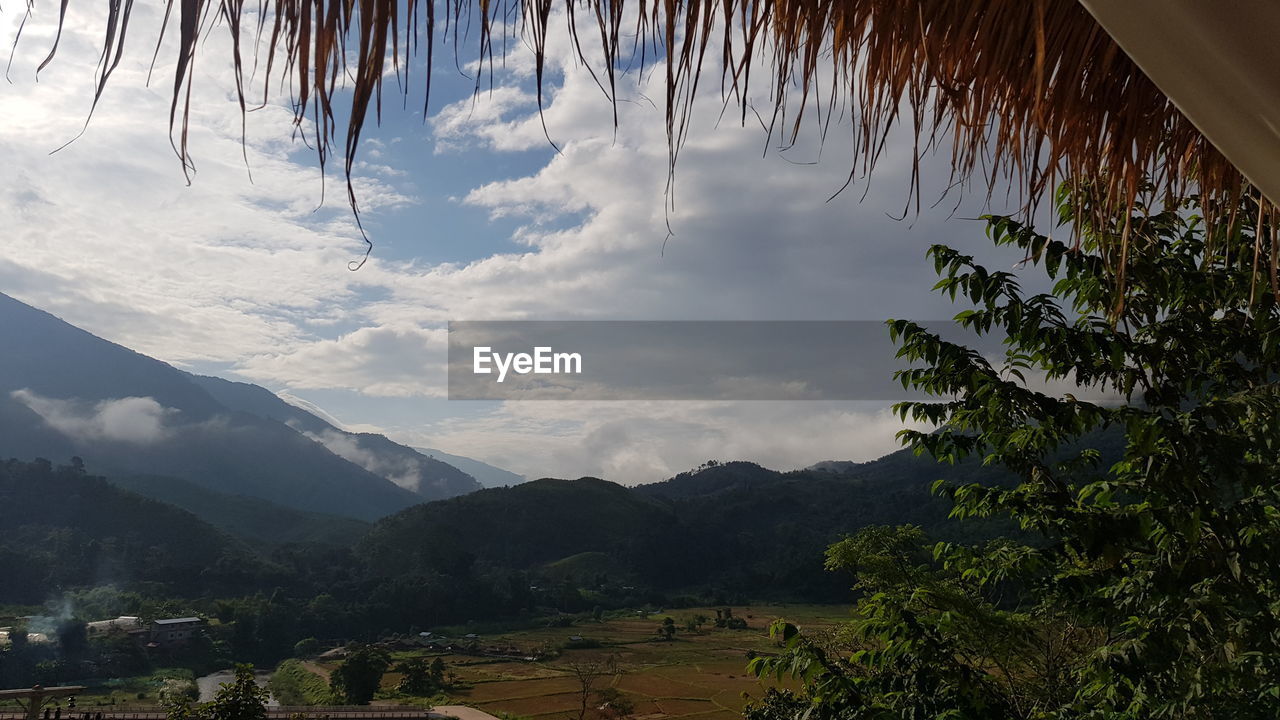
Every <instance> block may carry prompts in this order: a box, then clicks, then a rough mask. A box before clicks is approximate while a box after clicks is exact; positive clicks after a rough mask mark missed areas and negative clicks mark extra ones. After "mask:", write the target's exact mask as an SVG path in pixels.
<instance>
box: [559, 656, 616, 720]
mask: <svg viewBox="0 0 1280 720" xmlns="http://www.w3.org/2000/svg"><path fill="white" fill-rule="evenodd" d="M568 668H569V674H570V675H571V676H572V677H573V679H574V680H575V681H576V682H577V692H576V694H577V696H578V720H586V717H587V711H588V710H590V708H591V699H592V697H594V696H595V693H596V686H597V685H598V684H599V682H600V680H601V679H602V678H604V677H606V676H610V675H612V676H616V675H618V674H619V670H618V659H617V657H615V656H613V655H609V656H607V657H603V658H599V657H597V658H592V659H590V660H574V661H573V662H570V663H569V664H568Z"/></svg>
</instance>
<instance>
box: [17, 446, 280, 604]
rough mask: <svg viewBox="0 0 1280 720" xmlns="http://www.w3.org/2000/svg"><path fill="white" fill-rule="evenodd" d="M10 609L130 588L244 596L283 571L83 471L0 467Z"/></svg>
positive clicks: (36, 465)
mask: <svg viewBox="0 0 1280 720" xmlns="http://www.w3.org/2000/svg"><path fill="white" fill-rule="evenodd" d="M0 507H3V508H4V509H5V515H6V520H5V523H4V526H5V527H4V532H3V533H0V578H3V582H0V602H4V603H40V602H43V601H45V600H47V599H48V598H49V597H50V596H51V595H53V594H55V593H57V592H59V591H61V590H62V589H65V588H74V587H85V586H92V585H110V584H115V585H120V586H129V587H135V588H144V589H149V590H151V591H154V592H159V593H167V594H177V595H182V594H191V595H194V594H201V593H208V594H214V595H216V594H224V595H231V594H239V593H247V592H253V591H255V590H256V589H258V588H261V587H264V586H267V585H269V584H271V583H273V582H276V581H278V580H280V579H281V578H282V576H283V573H282V570H281V569H280V568H278V567H274V566H273V565H272V564H271V563H269V562H268V561H266V560H265V559H263V558H262V557H260V556H258V555H256V554H254V553H253V552H252V551H251V550H250V549H249V548H247V547H246V546H244V545H243V544H241V543H240V542H238V541H236V540H233V539H232V538H230V537H229V536H227V535H226V534H224V533H222V532H220V531H219V530H216V529H215V528H213V527H211V526H209V525H208V524H206V523H204V522H202V521H201V520H200V519H198V518H196V517H195V516H194V515H192V514H190V513H188V512H186V511H184V510H179V509H178V508H175V507H173V506H171V505H166V504H164V503H161V502H157V501H154V500H149V499H147V498H143V497H139V496H137V495H134V494H132V493H129V492H126V491H124V490H121V489H119V488H116V487H115V486H113V485H111V484H110V483H108V482H107V481H106V480H105V479H103V478H101V477H95V476H92V475H87V474H85V472H84V470H83V468H82V467H80V466H78V465H74V464H73V465H71V466H64V467H58V468H54V467H53V466H52V465H51V464H50V463H48V462H47V461H36V462H30V463H24V462H17V461H14V460H10V461H8V462H0Z"/></svg>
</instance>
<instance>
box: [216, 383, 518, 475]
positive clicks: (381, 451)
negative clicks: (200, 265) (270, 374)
mask: <svg viewBox="0 0 1280 720" xmlns="http://www.w3.org/2000/svg"><path fill="white" fill-rule="evenodd" d="M191 379H192V380H193V381H194V382H195V383H196V384H197V385H199V386H200V387H202V388H204V390H205V391H206V392H208V393H209V394H210V395H212V396H213V397H214V399H216V400H217V401H218V402H220V403H221V404H222V405H223V406H225V407H228V408H230V409H232V410H239V411H241V412H246V413H251V414H253V415H256V416H258V417H263V418H268V419H270V420H275V421H277V422H281V423H284V424H285V425H287V426H289V427H290V428H292V429H294V430H296V431H298V432H300V433H302V434H303V435H305V436H306V437H308V438H310V439H312V440H314V441H316V442H318V443H320V444H321V445H324V446H325V447H326V448H328V450H329V451H330V452H332V453H334V454H335V455H338V456H339V457H342V458H344V459H346V460H348V461H350V462H352V463H354V464H356V465H359V466H360V467H362V468H364V469H365V470H368V471H369V472H372V473H375V474H377V475H380V476H382V477H384V478H386V479H388V480H390V481H392V482H394V483H395V484H397V485H399V486H400V487H402V488H404V489H406V490H409V491H412V492H413V493H415V494H417V495H418V496H420V497H421V498H422V499H424V500H443V499H445V498H451V497H454V496H456V495H463V494H465V493H469V492H473V491H475V490H479V489H480V488H481V487H483V485H481V484H480V483H479V482H477V481H476V479H475V478H474V477H472V476H471V475H469V474H467V473H466V472H464V471H463V470H461V469H459V468H458V467H457V466H455V465H452V464H449V463H448V462H441V461H440V460H438V459H436V458H433V457H429V456H428V455H426V454H423V453H421V452H419V451H417V450H415V449H414V448H411V447H409V446H407V445H401V444H400V443H397V442H393V441H392V440H390V439H388V438H387V437H385V436H383V435H377V434H375V433H352V432H347V431H346V430H343V429H341V428H338V427H335V426H334V425H333V424H332V423H330V422H328V421H326V420H324V419H322V418H320V417H318V416H316V415H315V414H313V413H311V412H308V411H306V410H304V409H303V408H300V407H298V406H297V405H293V404H291V403H287V402H285V401H284V400H281V399H280V397H279V396H278V395H276V394H275V393H272V392H271V391H269V390H267V389H265V388H262V387H259V386H257V385H251V384H249V383H240V382H232V381H230V380H224V379H223V378H217V377H208V376H204V375H192V376H191ZM463 459H465V458H463ZM446 460H447V459H446ZM495 469H496V468H495Z"/></svg>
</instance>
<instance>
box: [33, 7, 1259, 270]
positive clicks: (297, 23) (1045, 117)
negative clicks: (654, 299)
mask: <svg viewBox="0 0 1280 720" xmlns="http://www.w3.org/2000/svg"><path fill="white" fill-rule="evenodd" d="M30 1H32V2H33V1H34V0H30ZM67 2H68V0H62V6H61V8H62V10H63V14H64V15H65V9H66V6H67ZM516 2H519V10H520V12H521V17H522V19H523V23H522V25H523V26H522V29H521V32H522V33H523V34H524V35H525V37H526V38H527V40H528V41H529V44H530V45H531V46H532V47H533V49H534V52H535V56H536V64H535V67H536V76H537V83H538V103H539V107H541V106H542V103H543V97H542V84H543V76H544V62H545V58H546V53H547V42H548V25H549V23H550V22H551V17H552V13H553V10H555V9H556V8H557V7H558V6H557V5H556V4H555V3H554V2H553V1H552V0H503V1H502V2H495V1H494V0H478V1H477V2H474V3H473V2H471V1H470V0H449V1H448V2H445V3H443V4H442V5H441V6H440V7H439V8H437V6H436V5H435V3H434V2H433V0H259V4H258V7H257V8H256V10H254V9H252V8H251V9H249V10H247V9H246V6H245V2H244V0H217V1H216V2H215V1H214V0H167V5H166V15H165V18H166V26H167V24H168V21H169V19H170V17H171V16H176V27H177V30H176V32H177V43H176V47H177V52H178V57H177V62H176V65H175V71H174V78H173V96H172V105H171V113H170V123H171V132H173V133H176V134H177V139H176V140H175V146H174V147H175V150H176V151H177V153H178V155H179V156H180V157H181V158H182V161H183V166H184V168H187V167H189V158H188V155H187V137H186V135H187V133H186V128H187V121H188V117H189V114H190V111H191V107H190V102H191V83H192V77H193V76H192V74H191V68H192V64H193V62H194V59H195V56H196V54H197V52H198V51H199V49H200V48H201V42H200V40H201V37H202V35H203V34H204V33H206V32H208V31H209V29H210V19H211V18H213V19H220V20H222V21H223V22H222V24H223V25H225V27H226V29H227V30H228V31H229V32H230V33H231V37H232V41H233V42H232V48H233V55H234V57H233V58H231V61H232V62H233V63H234V66H235V70H236V75H237V78H238V79H239V77H240V74H241V67H242V65H241V59H242V58H241V53H242V50H241V42H240V41H241V36H242V34H245V30H244V27H243V25H242V23H241V19H242V18H247V17H252V18H254V20H255V21H256V23H257V33H256V35H255V37H256V39H257V44H256V46H255V49H254V52H255V53H257V54H258V55H259V56H261V57H265V59H266V68H267V75H268V77H269V78H277V79H284V80H287V83H285V86H286V87H289V88H290V90H291V92H292V95H293V97H294V98H295V107H296V113H297V119H298V121H299V123H301V121H302V119H303V118H304V117H310V118H311V119H312V120H313V121H314V134H315V136H314V145H315V148H316V151H317V152H318V153H319V155H320V161H321V162H322V163H323V162H325V161H326V160H327V159H328V157H329V155H330V154H331V148H332V145H333V143H334V142H335V137H336V130H337V127H338V124H339V121H340V120H341V121H342V123H343V124H345V127H346V129H345V139H344V146H343V153H342V154H343V158H344V160H345V170H346V173H347V176H348V184H347V187H348V197H349V199H350V201H351V204H352V206H353V208H355V207H356V197H355V193H354V191H353V190H352V188H351V183H350V173H351V169H352V166H353V162H354V159H355V156H356V154H357V151H358V148H359V143H360V137H361V133H362V129H363V127H364V123H365V122H366V119H367V118H368V116H369V115H370V113H371V112H372V113H374V114H375V115H378V116H380V113H381V95H382V81H383V77H384V74H385V71H386V70H387V67H386V66H387V63H388V62H390V63H391V64H393V65H394V66H395V68H396V69H398V70H399V69H403V71H404V72H405V73H406V77H407V74H408V68H409V66H410V64H411V63H413V62H423V63H424V64H425V65H426V72H425V73H424V75H423V77H424V78H425V79H426V83H427V90H428V95H429V90H430V85H429V83H430V77H431V73H430V66H431V64H432V63H433V62H435V59H436V57H437V55H436V53H435V42H436V39H437V32H436V31H437V24H438V21H439V20H443V21H444V22H445V23H448V24H451V25H452V39H453V42H454V44H455V49H456V46H457V44H458V43H459V34H458V30H457V28H458V26H459V24H460V22H461V21H464V20H467V19H469V18H476V17H478V18H479V20H480V40H479V46H478V48H477V50H476V52H477V54H478V56H479V57H478V59H480V60H481V61H483V60H486V59H491V56H492V54H493V53H494V49H493V48H494V43H493V42H492V37H491V36H492V35H493V33H494V32H495V30H494V28H495V27H499V26H501V23H500V22H499V21H500V20H501V19H503V18H505V17H508V14H507V13H508V11H511V10H515V9H516V6H515V3H516ZM508 3H510V4H508ZM109 5H110V12H109V13H108V17H107V21H106V28H105V32H104V36H105V40H106V49H105V50H104V53H103V55H102V59H101V63H100V65H99V68H98V83H97V85H96V89H95V99H96V97H98V96H100V95H101V93H102V92H103V89H104V87H105V85H106V81H107V79H108V77H109V75H110V73H111V70H112V69H113V68H114V67H115V62H116V61H118V59H119V56H120V51H121V49H122V48H123V45H124V41H125V35H126V31H127V29H128V20H129V13H130V9H131V6H132V0H109ZM563 9H565V10H566V13H565V15H566V17H567V18H568V22H569V27H568V31H569V35H570V37H571V38H573V42H574V44H575V47H576V53H577V55H578V57H579V59H581V60H582V61H583V62H584V63H590V64H593V65H594V67H592V70H593V74H595V75H596V76H597V78H598V79H599V78H601V77H602V78H603V79H602V80H601V83H602V86H603V85H607V88H606V89H607V90H608V91H609V93H610V95H611V97H616V94H615V92H614V91H615V83H616V82H617V73H616V72H615V68H617V67H620V66H621V65H622V64H623V63H624V62H625V61H626V59H627V58H624V57H623V56H624V54H630V53H632V52H634V49H635V47H636V45H637V44H638V45H639V46H641V47H646V46H654V47H658V48H660V51H661V52H662V53H665V60H666V96H667V98H666V99H667V102H666V108H665V111H666V124H667V134H668V140H669V143H670V160H671V163H672V166H673V167H674V165H675V163H676V159H677V153H678V151H679V148H680V145H681V143H682V142H683V139H684V136H685V131H686V129H687V128H688V123H689V117H690V110H691V105H692V103H693V98H694V97H695V95H696V89H697V84H698V81H699V79H700V78H701V76H702V74H703V71H704V69H705V68H706V67H707V66H708V58H707V56H708V48H709V47H711V46H712V44H713V41H719V44H720V45H721V47H722V50H721V52H720V56H719V57H718V58H713V59H712V60H711V61H710V62H712V63H715V64H718V69H719V72H720V76H721V80H722V83H723V87H724V88H725V89H726V92H727V93H728V95H730V96H731V98H734V99H736V101H737V102H738V103H739V104H740V105H741V107H742V108H743V113H744V117H745V113H746V107H747V98H748V95H747V92H748V90H749V88H750V87H751V86H752V85H758V84H759V83H760V82H765V83H766V86H767V90H768V91H769V97H770V98H771V100H772V101H773V102H774V103H775V109H776V112H775V114H774V116H773V117H774V119H775V121H777V120H778V119H779V118H782V117H785V114H784V113H783V111H784V110H785V109H786V108H787V106H788V94H789V91H790V90H791V89H792V88H793V87H794V88H796V89H797V90H798V92H799V93H800V94H801V96H802V97H801V102H799V103H798V104H795V105H794V107H796V108H797V111H796V113H795V114H794V115H793V117H791V118H789V119H788V120H787V121H786V123H785V125H786V127H784V128H782V130H783V131H784V132H786V133H790V134H794V133H797V132H799V131H800V127H801V125H800V119H801V116H802V115H803V113H804V112H805V107H806V106H807V105H809V103H806V102H804V100H806V99H808V98H809V97H810V93H815V94H816V93H817V92H819V90H818V81H819V77H823V76H825V77H828V78H830V77H834V84H833V86H832V87H831V88H830V90H829V97H827V98H824V99H825V100H827V101H828V102H827V107H828V108H831V107H849V108H851V109H852V110H853V115H854V119H855V120H856V121H857V126H856V127H857V131H856V132H857V139H858V141H859V142H858V148H857V156H856V157H857V160H856V161H855V164H856V166H857V167H856V168H855V169H859V170H862V171H870V170H871V169H872V168H873V167H874V166H875V164H876V162H877V160H878V159H879V157H880V154H881V151H882V148H884V147H885V140H886V137H887V135H888V133H889V132H890V130H891V129H892V128H894V127H895V126H898V125H904V124H905V125H907V126H908V127H909V130H910V131H911V132H912V133H914V136H915V138H916V153H917V160H918V158H919V155H920V154H921V153H923V152H925V150H926V149H927V148H930V147H936V146H937V145H938V144H939V143H942V142H949V143H950V148H949V152H950V159H951V166H952V168H953V172H954V173H955V175H956V178H957V179H959V180H966V181H972V182H976V183H979V184H983V185H985V186H986V187H987V188H993V187H996V186H997V185H1000V184H1003V183H1004V182H1005V179H1006V178H1009V177H1011V178H1012V179H1013V180H1014V187H1017V188H1019V189H1020V191H1021V192H1022V193H1023V200H1024V201H1025V202H1026V203H1027V206H1028V207H1034V204H1035V202H1036V201H1037V200H1038V199H1040V198H1042V197H1044V196H1045V195H1046V193H1050V192H1052V191H1053V189H1054V186H1055V185H1056V184H1057V183H1058V182H1059V181H1061V180H1064V179H1065V180H1068V181H1085V182H1087V183H1088V184H1089V185H1090V187H1091V188H1092V189H1093V191H1094V192H1095V194H1096V196H1095V202H1093V203H1092V204H1091V206H1092V207H1094V208H1095V209H1096V211H1097V212H1098V213H1099V214H1100V216H1101V215H1107V216H1109V217H1115V216H1117V215H1118V214H1119V213H1121V212H1127V211H1129V210H1132V209H1133V208H1134V207H1139V206H1143V205H1148V206H1149V205H1151V204H1153V203H1168V202H1175V201H1178V200H1180V199H1183V198H1185V197H1186V196H1188V195H1189V194H1190V193H1192V192H1195V193H1196V194H1198V196H1199V197H1200V198H1201V200H1202V202H1201V206H1202V208H1203V210H1204V211H1205V214H1206V216H1207V217H1209V218H1210V220H1211V221H1212V220H1214V219H1216V218H1218V216H1219V215H1224V214H1226V215H1229V213H1224V212H1219V209H1220V208H1234V207H1238V206H1239V202H1238V201H1239V199H1240V198H1241V197H1243V196H1246V195H1252V194H1254V193H1255V191H1254V190H1253V189H1252V188H1251V187H1250V186H1249V185H1248V183H1247V182H1246V180H1245V179H1244V178H1243V177H1242V175H1241V174H1240V172H1239V171H1238V170H1237V169H1236V168H1235V167H1234V166H1233V165H1232V164H1231V163H1230V162H1228V161H1227V160H1226V159H1225V158H1224V157H1223V156H1222V155H1221V154H1220V153H1219V152H1218V151H1217V150H1216V149H1215V148H1214V147H1213V145H1211V144H1210V143H1209V142H1208V141H1207V140H1206V139H1205V137H1204V136H1203V135H1202V134H1201V133H1200V132H1199V131H1198V130H1197V129H1196V128H1195V127H1194V126H1193V125H1192V124H1191V123H1190V122H1189V121H1188V120H1187V119H1186V118H1185V117H1184V116H1183V115H1182V114H1181V113H1180V112H1179V111H1178V109H1177V108H1175V107H1174V105H1173V104H1172V103H1171V102H1170V101H1169V99H1168V98H1167V97H1166V96H1165V95H1164V94H1162V93H1161V92H1160V90H1159V89H1157V88H1156V86H1155V85H1154V84H1153V83H1152V82H1151V81H1150V80H1149V79H1148V78H1147V77H1146V75H1144V74H1143V73H1142V72H1141V70H1139V68H1138V67H1137V66H1136V65H1135V64H1134V63H1133V62H1132V61H1131V60H1130V59H1129V57H1128V56H1126V55H1125V54H1124V52H1122V51H1121V50H1120V48H1119V47H1118V46H1117V45H1116V43H1115V42H1114V41H1113V40H1112V39H1111V37H1110V36H1109V35H1108V34H1107V33H1106V32H1105V31H1104V30H1103V29H1102V28H1101V27H1100V26H1099V25H1098V23H1097V22H1096V21H1095V20H1094V19H1093V17H1092V16H1091V15H1090V14H1089V13H1088V12H1087V11H1086V10H1085V9H1083V8H1082V7H1081V5H1080V4H1079V3H1078V2H1077V0H970V2H956V0H630V4H628V3H627V0H578V1H577V2H575V1H574V0H568V1H567V2H566V3H565V4H564V6H563ZM438 12H439V13H440V16H439V17H438V16H437V13H438ZM60 22H61V21H60ZM624 23H625V24H626V25H627V27H625V28H624ZM593 26H594V28H595V31H598V35H599V37H598V42H599V45H600V49H601V50H602V51H603V55H602V57H603V60H597V61H594V63H592V62H591V61H589V60H588V55H587V54H586V53H584V52H583V50H582V45H581V43H582V42H584V41H587V42H596V41H597V39H596V38H595V37H594V35H595V34H596V33H595V31H593V30H591V29H590V28H592V27H593ZM419 30H421V31H423V32H422V33H421V34H420V33H419ZM402 31H404V33H403V35H402ZM631 31H634V34H635V36H636V41H635V44H632V43H627V42H624V41H623V40H622V38H623V37H624V36H625V35H626V34H627V33H629V32H631ZM165 32H166V31H165V30H164V29H162V30H161V34H162V36H163V34H164V33H165ZM170 32H172V31H171V30H170ZM445 34H446V35H448V33H447V32H446V33H445ZM402 38H407V40H406V41H404V46H403V47H401V46H400V43H401V42H402ZM422 38H425V53H419V52H417V50H418V49H419V44H420V40H421V39H422ZM113 45H114V48H113ZM56 49H57V46H56V42H55V45H54V48H53V50H52V51H51V52H50V56H49V57H50V59H51V58H52V57H53V53H54V52H56ZM158 49H159V45H157V51H158ZM761 55H766V56H767V57H765V58H763V59H765V60H767V61H769V62H770V63H771V67H772V75H771V77H770V78H769V79H768V80H764V81H761V80H759V79H757V78H753V77H752V76H751V73H750V69H751V67H752V65H753V60H760V59H762V58H761V57H759V56H761ZM424 56H425V57H424ZM278 57H279V58H283V61H282V62H277V58H278ZM47 62H48V60H46V63H47ZM401 63H403V68H401V67H400V65H401ZM340 77H345V78H348V79H349V83H348V85H349V89H350V92H351V104H350V109H349V111H348V112H347V113H346V117H345V118H338V117H335V110H334V107H335V103H334V98H335V93H336V92H337V88H338V86H339V82H338V81H339V78H340ZM238 87H239V88H240V102H241V105H242V107H243V105H244V102H245V99H244V91H243V83H242V82H238ZM266 87H272V83H271V82H268V83H267V84H266ZM403 90H404V91H405V92H407V91H408V86H407V84H405V85H403ZM265 99H266V98H264V100H265ZM179 105H181V106H182V107H181V112H179ZM819 105H820V104H819ZM917 171H918V168H917ZM917 179H918V178H917ZM916 187H917V188H918V185H916ZM914 194H915V200H916V202H917V203H918V202H919V197H918V196H919V193H918V190H917V191H916V192H915V193H914ZM1262 204H1263V205H1264V206H1265V207H1266V208H1267V209H1265V210H1264V212H1268V213H1269V212H1270V209H1269V205H1268V204H1267V203H1266V202H1265V201H1264V202H1263V203H1262ZM357 217H358V215H357ZM1223 219H1224V220H1230V217H1224V218H1223ZM1228 225H1229V223H1228ZM1222 235H1223V236H1224V237H1230V236H1231V233H1230V232H1224V233H1222ZM1127 242H1128V239H1127V234H1125V233H1120V234H1119V236H1118V237H1117V238H1116V240H1115V244H1116V247H1115V255H1116V256H1117V257H1123V256H1124V254H1125V253H1127V252H1128V251H1129V248H1128V247H1127ZM1268 251H1269V248H1268ZM1121 265H1122V263H1121ZM1273 265H1274V263H1273Z"/></svg>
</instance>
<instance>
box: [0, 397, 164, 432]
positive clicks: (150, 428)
mask: <svg viewBox="0 0 1280 720" xmlns="http://www.w3.org/2000/svg"><path fill="white" fill-rule="evenodd" d="M10 395H11V396H12V397H13V398H14V399H15V400H17V401H18V402H21V403H22V404H24V405H26V406H27V407H28V408H30V409H31V410H32V411H33V412H35V413H36V414H37V415H39V416H40V417H41V418H43V419H44V421H45V423H47V424H48V425H49V427H51V428H53V429H54V430H57V431H58V432H60V433H62V434H63V435H66V436H67V437H70V438H72V439H74V440H78V441H81V442H96V441H105V442H124V443H132V444H134V445H150V444H152V443H156V442H159V441H161V440H164V439H165V438H167V437H168V436H169V430H168V428H166V426H165V425H166V423H167V422H168V421H169V420H170V419H171V418H172V417H173V416H174V415H176V414H177V412H178V411H177V410H174V409H172V408H166V407H164V406H163V405H161V404H160V403H158V402H156V400H155V398H150V397H126V398H117V399H111V400H102V401H100V402H98V403H95V404H92V405H90V404H87V403H81V402H77V401H74V400H61V399H58V398H47V397H43V396H41V395H38V394H37V393H34V392H32V391H30V390H27V389H22V390H15V391H13V392H12V393H10Z"/></svg>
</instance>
